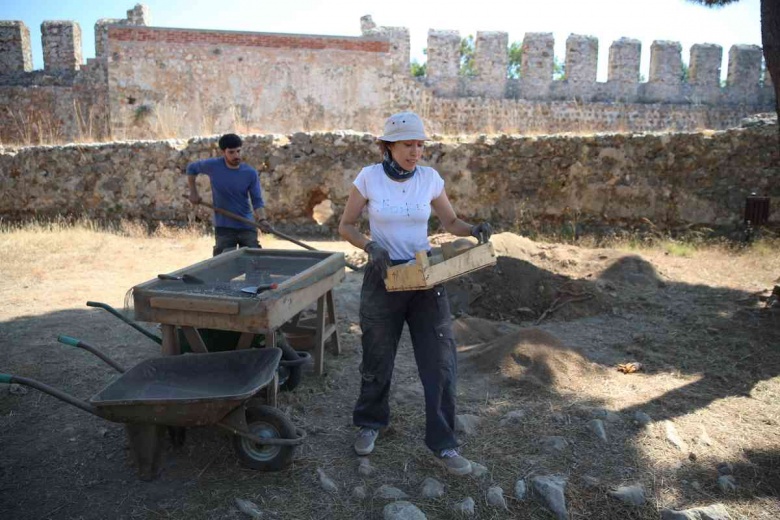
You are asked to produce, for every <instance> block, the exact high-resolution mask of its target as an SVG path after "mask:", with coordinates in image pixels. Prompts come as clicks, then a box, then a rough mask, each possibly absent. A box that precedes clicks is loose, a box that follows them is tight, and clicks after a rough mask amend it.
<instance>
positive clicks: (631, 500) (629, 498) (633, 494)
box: [608, 485, 645, 506]
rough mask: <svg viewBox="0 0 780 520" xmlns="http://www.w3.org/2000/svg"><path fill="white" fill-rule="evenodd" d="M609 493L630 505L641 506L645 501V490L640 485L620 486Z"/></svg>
mask: <svg viewBox="0 0 780 520" xmlns="http://www.w3.org/2000/svg"><path fill="white" fill-rule="evenodd" d="M608 494H609V496H611V497H613V498H616V499H618V500H620V501H621V502H623V503H624V504H628V505H630V506H641V505H644V503H645V490H644V488H642V486H640V485H633V486H620V487H618V488H617V489H615V490H613V491H609V492H608Z"/></svg>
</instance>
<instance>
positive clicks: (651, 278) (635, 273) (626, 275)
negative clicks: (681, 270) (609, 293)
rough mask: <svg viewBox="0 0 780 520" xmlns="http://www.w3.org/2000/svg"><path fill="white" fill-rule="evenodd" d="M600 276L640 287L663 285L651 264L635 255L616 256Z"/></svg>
mask: <svg viewBox="0 0 780 520" xmlns="http://www.w3.org/2000/svg"><path fill="white" fill-rule="evenodd" d="M600 277H601V278H602V279H604V280H609V281H611V282H615V283H616V284H618V285H625V284H628V285H635V286H640V287H641V286H646V287H663V286H664V285H665V283H664V281H663V280H661V277H660V276H659V275H658V272H657V271H656V269H655V267H654V266H653V264H651V263H650V262H648V261H647V260H645V259H644V258H642V257H640V256H635V255H629V256H624V257H622V258H618V259H617V260H615V262H613V263H612V265H610V266H609V267H608V268H606V269H605V270H604V271H602V273H601V276H600Z"/></svg>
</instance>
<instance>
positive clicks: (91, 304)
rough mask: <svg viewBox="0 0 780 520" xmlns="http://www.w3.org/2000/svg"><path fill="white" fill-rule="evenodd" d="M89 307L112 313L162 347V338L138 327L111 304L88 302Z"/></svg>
mask: <svg viewBox="0 0 780 520" xmlns="http://www.w3.org/2000/svg"><path fill="white" fill-rule="evenodd" d="M87 307H99V308H101V309H105V310H106V311H108V312H109V313H111V315H112V316H116V317H117V318H119V319H120V320H122V321H124V322H125V323H127V324H128V325H130V326H131V327H133V328H134V329H135V330H137V331H138V332H140V333H141V334H143V335H144V336H146V337H147V338H149V339H151V340H152V341H154V342H155V343H157V344H158V345H162V338H161V337H159V336H155V335H154V334H152V333H151V332H149V331H148V330H146V329H145V328H143V327H141V326H140V325H138V324H137V323H135V322H134V321H131V320H128V319H127V318H126V317H125V316H123V315H122V313H121V312H119V311H117V310H116V309H115V308H113V307H111V306H110V305H109V304H107V303H101V302H92V301H90V302H87Z"/></svg>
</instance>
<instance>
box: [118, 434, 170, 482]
mask: <svg viewBox="0 0 780 520" xmlns="http://www.w3.org/2000/svg"><path fill="white" fill-rule="evenodd" d="M165 430H166V427H165V426H160V425H158V424H125V431H127V438H128V440H129V441H130V448H131V449H132V451H133V457H134V458H135V464H136V467H137V469H138V478H140V479H141V480H154V479H155V478H156V477H157V474H158V473H159V472H160V466H161V462H162V448H163V440H164V438H165Z"/></svg>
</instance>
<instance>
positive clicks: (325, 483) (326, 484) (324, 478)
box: [317, 468, 339, 493]
mask: <svg viewBox="0 0 780 520" xmlns="http://www.w3.org/2000/svg"><path fill="white" fill-rule="evenodd" d="M317 475H319V477H320V486H321V487H322V489H324V490H325V491H327V492H328V493H336V492H338V490H339V487H338V486H337V485H336V483H335V482H333V480H332V479H331V478H330V477H328V475H327V474H326V473H325V472H324V471H323V470H322V469H320V468H317Z"/></svg>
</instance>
